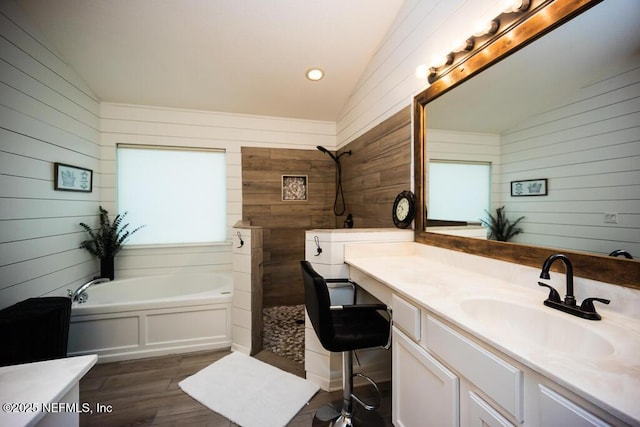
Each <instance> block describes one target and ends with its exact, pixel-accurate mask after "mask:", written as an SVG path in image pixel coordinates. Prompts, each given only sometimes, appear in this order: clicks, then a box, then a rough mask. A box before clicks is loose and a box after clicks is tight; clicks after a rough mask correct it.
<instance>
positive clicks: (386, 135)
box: [338, 106, 411, 228]
mask: <svg viewBox="0 0 640 427" xmlns="http://www.w3.org/2000/svg"><path fill="white" fill-rule="evenodd" d="M348 150H351V153H352V154H351V156H348V155H345V156H343V157H342V158H341V162H342V182H343V187H344V196H345V202H346V206H347V210H346V212H345V216H344V217H341V218H340V219H338V224H339V226H340V227H341V226H342V224H343V222H344V219H346V214H348V213H351V214H353V220H354V228H369V227H394V224H393V220H392V218H391V209H392V207H393V202H394V201H395V198H396V196H397V195H398V193H400V192H401V191H403V190H410V189H411V108H410V107H409V106H407V107H406V108H404V109H402V110H400V111H399V112H398V113H396V114H395V115H393V116H391V117H390V118H389V119H387V120H385V121H384V122H382V123H380V124H379V125H377V126H375V127H374V128H372V129H371V130H370V131H368V132H367V133H365V134H364V135H362V136H360V137H358V138H356V139H355V140H354V141H352V142H350V143H349V144H347V145H346V146H345V147H343V148H342V149H340V150H339V151H338V152H339V153H342V152H344V151H348Z"/></svg>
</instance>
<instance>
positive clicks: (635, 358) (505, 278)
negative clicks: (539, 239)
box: [345, 242, 640, 425]
mask: <svg viewBox="0 0 640 427" xmlns="http://www.w3.org/2000/svg"><path fill="white" fill-rule="evenodd" d="M345 262H346V263H347V264H348V265H349V266H350V267H351V268H355V269H357V270H359V271H361V272H362V273H364V274H365V275H367V276H370V277H372V278H374V279H376V280H377V281H379V282H382V283H383V284H385V285H386V286H388V287H389V288H390V289H391V290H392V291H393V292H394V293H395V294H397V295H399V296H403V297H405V298H407V299H409V300H411V301H413V302H414V303H415V304H417V305H419V306H421V307H423V308H425V309H426V310H428V311H430V312H432V313H433V314H435V315H437V316H440V317H441V318H443V319H445V320H447V321H449V322H451V323H452V324H454V325H455V326H457V327H459V328H461V329H462V330H464V331H466V332H468V333H469V334H471V335H473V336H475V337H476V338H478V339H480V340H481V341H484V342H485V343H487V344H489V345H491V346H492V347H494V348H496V349H498V350H500V351H502V352H503V353H505V354H506V355H507V356H509V357H512V358H513V359H514V360H517V361H518V362H520V363H522V364H523V365H525V366H527V367H529V368H531V369H532V370H534V371H536V372H538V373H540V374H542V375H544V376H545V377H548V378H550V379H551V380H553V381H555V382H557V383H558V384H560V385H562V386H564V387H566V388H567V389H569V390H571V391H572V392H574V393H576V394H577V395H579V396H581V397H583V398H584V399H586V400H587V401H590V402H592V403H593V404H595V405H597V406H598V407H600V408H602V409H604V410H605V411H607V412H609V413H611V414H613V415H614V416H616V417H618V418H620V419H622V420H624V421H625V422H628V423H629V424H633V425H636V424H638V423H640V406H639V405H638V401H639V399H640V321H639V320H638V316H637V310H638V306H639V305H640V291H637V290H632V289H628V288H622V287H619V286H611V285H605V286H602V287H599V286H598V284H597V282H595V283H594V282H593V281H589V280H586V279H581V278H579V277H576V278H575V288H576V289H575V290H576V297H577V299H578V301H581V300H582V299H583V298H585V297H587V296H589V297H604V298H610V299H611V300H612V302H611V305H610V306H603V305H602V304H596V305H597V307H596V308H597V311H598V312H599V313H600V314H601V315H602V320H600V321H591V320H585V319H581V318H578V317H575V316H571V315H569V314H566V313H562V312H560V311H557V310H553V309H550V308H548V307H545V306H543V304H542V302H543V301H544V299H546V297H547V294H548V290H546V289H544V288H542V287H539V286H538V285H537V282H538V281H539V280H540V279H539V278H538V276H539V273H540V270H539V269H535V268H531V267H525V266H519V265H516V264H512V263H506V262H503V261H497V260H493V259H489V258H483V257H478V256H474V255H468V254H463V253H460V252H454V251H450V250H446V249H439V248H435V247H432V246H426V245H421V244H417V243H414V242H411V243H395V244H394V243H388V244H387V243H383V244H375V245H355V244H354V245H347V246H345ZM576 274H579V272H576ZM551 276H552V280H546V281H543V282H546V283H549V284H551V285H552V286H554V287H555V288H556V289H557V290H558V292H560V294H561V295H564V293H565V283H564V279H565V276H564V274H561V273H554V272H552V273H551ZM581 286H582V288H583V289H581ZM365 288H366V287H365ZM596 292H597V293H596ZM478 300H480V301H481V302H487V301H489V302H496V301H498V302H506V303H507V304H508V305H510V304H512V305H513V307H515V308H516V310H514V311H512V310H509V311H511V317H517V316H518V315H519V314H520V313H521V312H523V310H528V309H529V308H534V310H537V313H542V314H543V315H544V316H545V317H546V318H547V319H550V322H549V323H551V324H552V326H551V328H554V327H555V325H556V324H555V323H554V319H556V320H557V322H558V323H557V324H562V325H563V327H565V328H567V334H566V339H567V342H569V343H570V342H571V338H572V337H571V335H572V334H573V332H574V331H576V330H577V331H582V330H584V331H585V332H586V333H587V334H586V336H587V339H591V342H590V343H588V345H590V346H592V347H590V348H593V349H595V350H596V351H594V352H587V351H583V350H582V349H581V348H580V346H579V344H580V343H579V342H578V345H577V346H576V348H573V347H571V344H568V348H567V349H562V350H558V349H549V348H545V347H544V346H541V345H540V344H539V342H537V341H536V339H535V338H532V337H535V336H536V331H534V330H533V329H532V330H531V333H529V331H524V333H521V334H514V333H513V329H510V328H511V326H512V325H511V324H510V323H511V322H510V321H509V318H508V316H507V315H504V316H503V317H502V314H500V315H498V316H493V317H494V318H496V319H497V320H496V321H495V322H491V324H490V325H489V324H487V323H483V322H479V321H477V320H476V319H474V318H473V316H472V315H470V314H469V312H468V311H465V310H464V309H463V307H464V305H465V302H471V303H474V301H478ZM519 307H520V308H522V309H523V310H521V311H518V308H519ZM605 307H606V308H605ZM544 310H547V311H544ZM555 316H559V317H555ZM490 317H491V316H490ZM585 322H586V323H585ZM531 323H535V322H531ZM523 325H524V326H523ZM518 326H519V327H524V328H526V327H527V322H519V325H518ZM536 326H537V327H539V326H540V325H533V324H531V328H535V327H536ZM585 326H586V327H585ZM538 329H539V328H538ZM520 332H522V331H520ZM554 332H555V331H554ZM560 338H565V337H563V336H562V335H560ZM579 339H580V337H579ZM594 339H595V340H594ZM561 341H564V340H561ZM594 342H595V344H594ZM600 343H602V344H603V346H600ZM560 345H564V344H563V343H561V344H560Z"/></svg>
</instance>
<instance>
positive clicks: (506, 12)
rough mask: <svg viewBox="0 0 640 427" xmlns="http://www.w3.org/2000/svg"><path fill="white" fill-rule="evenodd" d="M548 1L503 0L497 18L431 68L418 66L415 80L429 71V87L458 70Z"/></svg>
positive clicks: (432, 64) (435, 61) (481, 27)
mask: <svg viewBox="0 0 640 427" xmlns="http://www.w3.org/2000/svg"><path fill="white" fill-rule="evenodd" d="M548 1H549V0H505V3H504V9H503V11H502V12H501V13H500V14H499V15H498V16H496V17H495V18H493V19H491V20H487V21H486V22H484V23H483V24H482V25H480V26H479V27H478V28H476V29H475V30H474V31H473V35H472V36H470V37H468V38H466V39H464V40H463V41H461V42H458V43H456V44H455V45H454V46H453V48H452V50H451V52H449V53H448V54H446V55H443V56H442V57H440V58H437V59H435V60H434V61H433V62H432V63H431V66H427V65H420V66H418V68H417V69H416V76H417V77H418V78H424V77H423V76H424V75H425V70H428V74H427V80H428V82H429V83H434V82H435V81H436V80H438V79H440V78H441V77H443V76H444V75H446V74H448V73H449V72H450V71H451V70H453V69H455V68H457V67H458V65H460V64H463V63H464V62H465V61H467V60H468V59H469V58H471V57H472V56H473V55H475V53H477V52H479V51H481V50H482V49H483V48H484V47H485V46H487V45H489V44H490V43H492V42H493V40H495V39H497V38H498V37H500V36H501V35H502V34H504V33H506V32H507V31H509V30H510V29H511V28H513V27H514V26H515V25H517V24H518V23H520V22H522V21H523V20H525V19H526V18H527V17H528V16H530V15H531V14H532V13H534V12H535V11H536V10H537V9H538V8H539V7H542V6H544V4H545V3H547V2H548ZM532 6H533V7H532ZM461 71H462V68H461Z"/></svg>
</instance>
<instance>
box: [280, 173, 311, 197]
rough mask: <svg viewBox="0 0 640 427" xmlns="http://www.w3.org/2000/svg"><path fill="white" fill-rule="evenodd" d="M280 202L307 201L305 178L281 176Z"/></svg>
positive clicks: (304, 176)
mask: <svg viewBox="0 0 640 427" xmlns="http://www.w3.org/2000/svg"><path fill="white" fill-rule="evenodd" d="M282 200H283V201H302V200H307V176H306V175H282Z"/></svg>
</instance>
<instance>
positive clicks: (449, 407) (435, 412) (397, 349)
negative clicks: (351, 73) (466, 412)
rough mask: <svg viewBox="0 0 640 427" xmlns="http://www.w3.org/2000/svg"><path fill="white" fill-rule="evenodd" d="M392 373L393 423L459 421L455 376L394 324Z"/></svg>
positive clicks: (445, 424) (446, 426)
mask: <svg viewBox="0 0 640 427" xmlns="http://www.w3.org/2000/svg"><path fill="white" fill-rule="evenodd" d="M392 375H393V376H392V388H393V391H392V394H393V396H392V419H393V424H394V425H395V426H396V427H411V426H442V427H449V426H453V427H457V426H458V425H459V413H458V411H459V407H460V399H459V395H460V394H459V381H458V377H457V376H456V375H455V374H454V373H453V372H451V371H450V370H449V369H448V368H447V367H446V366H444V365H443V364H442V363H440V362H438V360H436V359H435V358H434V357H433V356H431V355H430V354H429V353H427V352H426V351H425V350H424V349H423V348H421V347H419V346H418V345H417V344H416V343H414V342H413V341H412V340H411V339H409V338H408V337H407V336H406V335H404V334H403V333H402V332H400V330H399V329H398V328H395V327H394V328H393V347H392Z"/></svg>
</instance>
